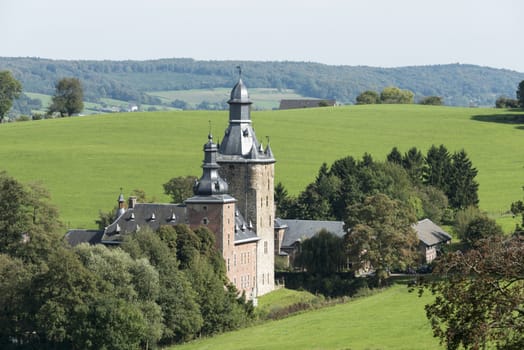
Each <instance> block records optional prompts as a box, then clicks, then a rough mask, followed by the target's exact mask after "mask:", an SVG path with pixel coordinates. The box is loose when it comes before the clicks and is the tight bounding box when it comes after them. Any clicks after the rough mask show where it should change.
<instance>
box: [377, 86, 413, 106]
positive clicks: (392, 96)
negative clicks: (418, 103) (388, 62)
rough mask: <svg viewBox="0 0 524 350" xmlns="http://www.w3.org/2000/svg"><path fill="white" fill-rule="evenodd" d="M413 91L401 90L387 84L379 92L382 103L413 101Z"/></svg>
mask: <svg viewBox="0 0 524 350" xmlns="http://www.w3.org/2000/svg"><path fill="white" fill-rule="evenodd" d="M414 96H415V95H414V94H413V92H411V91H409V90H402V89H399V88H398V87H395V86H388V87H386V88H384V90H382V92H381V93H380V101H381V102H382V103H395V104H409V103H413V98H414Z"/></svg>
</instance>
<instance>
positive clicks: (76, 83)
mask: <svg viewBox="0 0 524 350" xmlns="http://www.w3.org/2000/svg"><path fill="white" fill-rule="evenodd" d="M55 88H56V91H55V95H54V96H53V99H52V101H51V105H50V106H49V109H48V112H49V113H50V114H52V113H60V116H62V117H64V116H65V115H67V116H72V115H73V114H75V113H80V112H82V110H83V109H84V101H83V99H84V91H83V88H82V84H81V83H80V80H79V79H78V78H62V79H60V80H59V81H58V83H56V86H55Z"/></svg>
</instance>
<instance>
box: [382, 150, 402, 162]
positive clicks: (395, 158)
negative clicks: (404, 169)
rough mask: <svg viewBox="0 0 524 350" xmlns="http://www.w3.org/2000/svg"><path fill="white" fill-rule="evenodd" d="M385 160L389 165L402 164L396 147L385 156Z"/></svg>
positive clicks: (400, 155)
mask: <svg viewBox="0 0 524 350" xmlns="http://www.w3.org/2000/svg"><path fill="white" fill-rule="evenodd" d="M386 160H387V161H388V162H391V163H395V164H402V154H400V152H399V150H398V148H397V147H393V148H392V149H391V152H389V154H388V155H387V157H386Z"/></svg>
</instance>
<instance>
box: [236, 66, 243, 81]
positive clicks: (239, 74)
mask: <svg viewBox="0 0 524 350" xmlns="http://www.w3.org/2000/svg"><path fill="white" fill-rule="evenodd" d="M237 69H238V77H239V78H242V68H241V67H240V66H237Z"/></svg>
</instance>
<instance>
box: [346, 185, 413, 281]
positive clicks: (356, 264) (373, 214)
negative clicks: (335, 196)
mask: <svg viewBox="0 0 524 350" xmlns="http://www.w3.org/2000/svg"><path fill="white" fill-rule="evenodd" d="M415 221H416V218H415V215H414V213H413V209H412V208H411V207H409V206H408V205H406V204H404V203H402V202H400V201H398V200H393V199H390V198H389V197H388V196H386V195H384V194H377V195H374V196H371V197H367V198H366V199H365V200H364V202H363V203H358V204H355V205H352V206H349V207H348V209H347V216H346V219H345V220H344V222H345V225H346V228H348V229H350V232H349V233H348V234H346V237H345V241H346V249H347V254H348V259H349V260H350V262H351V264H352V269H353V270H354V271H358V270H359V269H361V268H363V267H365V266H368V265H370V266H371V267H372V268H373V269H374V270H375V273H376V276H377V279H378V282H379V284H381V283H382V282H383V281H384V280H385V279H386V278H387V277H388V276H389V271H390V270H392V269H402V270H404V269H406V268H407V267H408V266H410V265H412V264H413V263H414V262H415V260H416V257H417V255H416V246H417V243H418V240H417V235H416V233H415V231H414V230H413V227H412V224H414V223H415Z"/></svg>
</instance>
